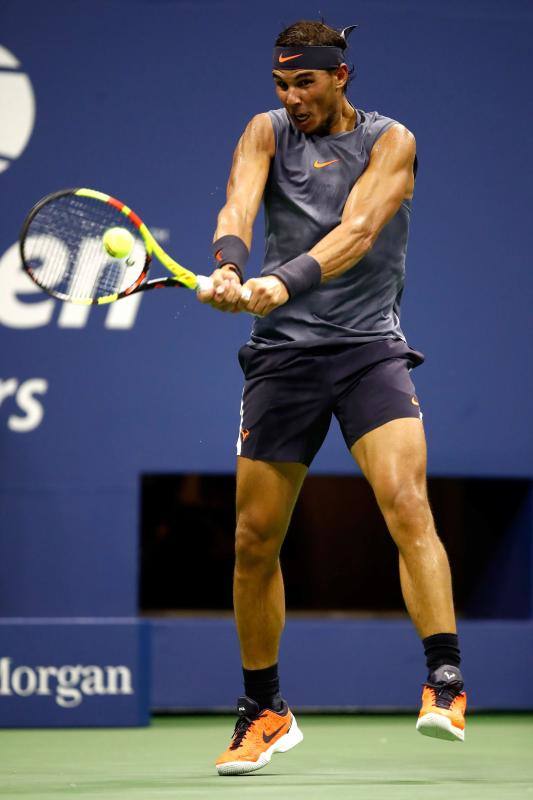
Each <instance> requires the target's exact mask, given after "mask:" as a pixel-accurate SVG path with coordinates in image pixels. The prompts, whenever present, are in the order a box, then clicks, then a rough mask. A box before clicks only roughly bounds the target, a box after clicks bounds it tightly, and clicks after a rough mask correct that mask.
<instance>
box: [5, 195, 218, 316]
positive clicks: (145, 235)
mask: <svg viewBox="0 0 533 800" xmlns="http://www.w3.org/2000/svg"><path fill="white" fill-rule="evenodd" d="M68 195H76V196H78V197H90V198H92V199H93V200H97V201H99V202H101V203H105V204H107V205H109V206H112V207H113V208H115V209H117V211H120V213H121V214H124V216H125V217H127V218H128V220H129V221H130V223H131V224H132V225H134V226H135V228H137V230H138V232H139V235H140V236H141V238H142V240H143V242H144V246H145V248H146V260H145V263H144V266H143V268H142V270H141V272H140V274H139V276H138V277H137V278H136V280H135V281H134V282H133V283H132V284H131V285H130V286H128V287H127V288H126V289H123V290H122V291H120V292H114V293H112V294H109V295H105V296H103V297H96V298H85V297H84V298H75V297H70V296H69V295H64V294H62V293H61V292H57V291H55V290H53V289H49V288H48V287H47V286H44V285H43V284H42V283H41V281H39V278H38V276H37V275H36V274H35V272H34V271H33V270H32V268H31V267H30V266H29V264H27V262H26V259H25V257H24V242H25V241H26V236H27V232H28V229H29V227H30V225H31V223H32V221H33V219H34V217H35V216H36V215H37V214H38V213H39V211H40V210H41V209H42V208H43V206H45V205H47V204H48V203H50V202H52V201H53V200H57V199H58V198H60V197H66V196H68ZM19 248H20V257H21V261H22V265H23V267H24V270H25V271H26V272H27V273H28V274H29V276H30V278H31V279H32V280H33V281H34V282H35V283H36V284H37V285H38V286H39V287H40V288H41V289H43V290H44V291H45V292H47V293H48V294H49V295H51V296H52V297H55V298H58V299H60V300H67V301H69V302H71V303H76V304H77V305H106V304H107V303H113V302H114V301H115V300H119V299H121V298H123V297H128V295H130V294H133V292H135V291H137V292H138V291H144V290H149V289H159V288H162V287H165V286H185V287H187V288H188V289H191V290H193V291H200V290H202V289H206V288H209V287H210V286H211V280H210V279H209V278H207V277H206V276H204V275H195V274H194V272H191V271H190V270H188V269H186V268H185V267H183V266H182V265H181V264H179V263H178V262H177V261H175V260H174V259H173V258H171V257H170V256H169V255H168V253H165V251H164V250H163V248H162V247H161V246H160V245H159V244H158V242H157V241H156V239H155V238H154V236H153V235H152V233H151V232H150V230H149V229H148V227H147V226H146V225H145V224H144V222H143V221H142V219H141V218H140V217H139V215H138V214H136V213H135V211H132V209H131V208H129V206H127V205H126V204H125V203H122V202H121V201H120V200H117V198H116V197H112V196H111V195H109V194H106V193H105V192H99V191H97V190H96V189H87V188H76V189H61V190H60V191H57V192H52V193H51V194H48V195H46V197H43V198H42V199H41V200H39V202H38V203H36V204H35V205H34V206H33V208H32V209H31V211H30V212H29V214H28V216H27V217H26V219H25V220H24V223H23V225H22V230H21V232H20V236H19ZM153 255H155V256H156V258H157V259H158V261H160V262H161V264H162V265H163V266H164V267H165V268H166V269H168V270H169V272H171V273H172V277H168V278H155V279H154V280H151V281H147V277H148V272H149V269H150V263H151V261H152V256H153Z"/></svg>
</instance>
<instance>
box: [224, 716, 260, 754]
mask: <svg viewBox="0 0 533 800" xmlns="http://www.w3.org/2000/svg"><path fill="white" fill-rule="evenodd" d="M258 719H259V717H254V718H250V717H247V716H246V715H245V714H241V716H240V717H239V718H238V720H237V722H236V723H235V730H234V731H233V737H232V742H231V745H230V748H229V749H230V750H236V749H237V748H238V747H240V746H241V744H242V742H243V739H244V737H245V736H246V734H247V733H248V731H249V730H250V728H251V727H252V725H253V723H254V722H256V720H258Z"/></svg>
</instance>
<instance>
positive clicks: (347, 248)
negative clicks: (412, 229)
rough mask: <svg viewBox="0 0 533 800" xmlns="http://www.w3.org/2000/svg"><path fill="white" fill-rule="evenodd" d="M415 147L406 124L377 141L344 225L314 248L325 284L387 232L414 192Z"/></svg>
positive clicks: (351, 198)
mask: <svg viewBox="0 0 533 800" xmlns="http://www.w3.org/2000/svg"><path fill="white" fill-rule="evenodd" d="M415 155H416V143H415V137H414V136H413V134H412V133H411V132H410V131H408V130H407V128H404V126H403V125H399V124H396V125H393V126H392V127H391V128H389V129H388V130H387V131H385V133H384V134H382V136H381V137H380V138H379V139H378V141H377V142H376V144H375V145H374V147H373V148H372V152H371V155H370V162H369V164H368V167H367V168H366V170H365V172H364V173H363V174H362V176H361V177H360V178H359V180H358V181H357V182H356V184H355V185H354V187H353V189H352V191H351V192H350V194H349V196H348V200H347V201H346V205H345V206H344V210H343V213H342V218H341V222H340V224H339V225H337V227H336V228H333V230H332V231H330V232H329V233H328V234H327V235H326V236H324V238H323V239H321V240H320V241H319V242H317V244H316V245H315V246H314V247H313V248H312V249H311V250H309V255H310V256H313V258H315V259H316V260H317V261H318V263H319V264H320V267H321V269H322V281H323V282H324V281H328V280H331V279H332V278H336V277H338V276H339V275H342V273H343V272H346V271H347V270H348V269H350V268H351V267H353V266H354V265H355V264H357V262H358V261H360V260H361V259H362V258H363V256H364V255H366V253H368V251H369V250H370V249H371V248H372V246H373V245H374V242H375V241H376V239H377V237H378V236H379V233H380V232H381V230H382V228H383V227H384V226H385V225H386V224H387V222H389V220H390V219H392V217H393V216H394V215H395V214H396V212H397V211H398V209H399V208H400V205H401V203H402V201H403V200H406V199H410V198H411V197H412V196H413V191H414V176H413V163H414V159H415Z"/></svg>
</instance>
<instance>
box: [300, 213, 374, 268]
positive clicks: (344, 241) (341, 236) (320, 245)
mask: <svg viewBox="0 0 533 800" xmlns="http://www.w3.org/2000/svg"><path fill="white" fill-rule="evenodd" d="M375 238H376V237H375V236H374V235H373V234H372V233H371V231H370V230H369V228H368V226H366V225H363V224H360V223H359V224H357V223H354V222H353V221H348V220H347V221H346V222H341V224H340V225H337V227H336V228H333V230H332V231H330V233H328V234H327V235H326V236H324V238H323V239H321V240H320V241H319V242H317V244H316V245H315V246H314V247H313V248H311V250H309V251H308V252H309V255H310V256H312V257H313V258H314V259H315V260H316V261H318V263H319V264H320V269H321V272H322V282H323V283H325V282H326V281H330V280H332V279H333V278H338V277H339V275H342V274H343V272H346V271H347V270H349V269H351V268H352V267H353V266H355V264H357V262H358V261H360V260H361V259H362V258H363V257H364V256H365V255H366V254H367V253H368V251H369V250H370V248H371V247H372V246H373V244H374V241H375Z"/></svg>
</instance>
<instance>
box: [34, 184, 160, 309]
mask: <svg viewBox="0 0 533 800" xmlns="http://www.w3.org/2000/svg"><path fill="white" fill-rule="evenodd" d="M113 227H120V228H126V229H127V230H128V231H129V232H130V233H131V234H132V236H133V242H134V244H133V248H132V250H131V252H130V253H129V254H128V256H127V257H126V258H123V259H116V258H113V257H112V256H110V255H109V254H108V253H107V252H106V250H105V248H104V246H103V241H102V237H103V235H104V233H105V232H106V230H108V229H109V228H113ZM23 258H24V262H25V265H26V267H27V268H29V269H30V270H31V271H32V273H33V276H34V278H35V279H36V280H37V282H38V283H39V284H40V285H41V286H42V287H43V288H44V289H47V290H48V291H51V292H52V293H53V294H55V295H57V296H58V297H61V298H62V299H75V300H97V299H98V298H101V297H107V296H109V295H113V294H115V293H117V292H121V291H124V290H125V289H126V288H128V287H129V286H131V285H132V284H134V283H135V281H136V280H137V279H138V278H139V276H140V274H141V273H142V271H143V269H144V266H145V263H146V248H145V245H144V241H143V239H142V237H141V235H140V234H139V232H138V229H137V227H136V226H135V225H134V224H133V223H132V222H130V220H129V219H128V218H127V217H126V216H125V215H124V214H122V213H121V212H120V211H119V210H118V209H117V208H114V207H113V206H110V205H108V204H107V203H103V202H101V201H100V200H96V199H93V198H90V197H78V196H76V195H74V194H68V195H62V196H60V197H56V198H54V199H52V200H50V201H49V202H48V203H45V205H44V206H42V207H41V208H40V209H39V210H38V211H37V213H36V214H35V215H34V217H33V218H32V220H31V222H30V224H29V226H28V229H27V231H26V234H25V237H24V241H23Z"/></svg>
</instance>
